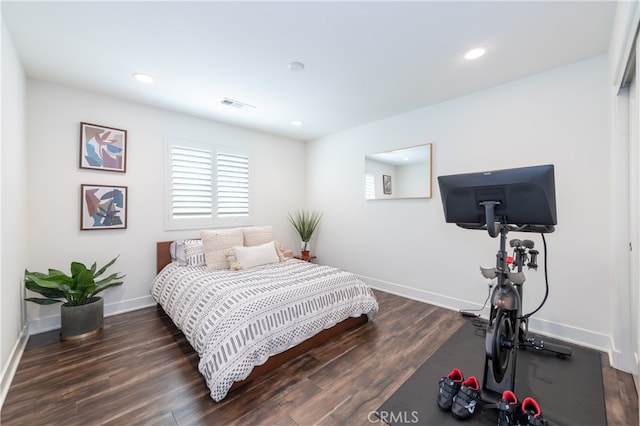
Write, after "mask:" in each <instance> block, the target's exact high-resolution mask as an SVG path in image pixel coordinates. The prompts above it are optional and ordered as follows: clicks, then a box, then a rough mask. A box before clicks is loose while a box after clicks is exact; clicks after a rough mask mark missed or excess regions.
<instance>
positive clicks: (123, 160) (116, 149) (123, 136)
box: [80, 123, 127, 173]
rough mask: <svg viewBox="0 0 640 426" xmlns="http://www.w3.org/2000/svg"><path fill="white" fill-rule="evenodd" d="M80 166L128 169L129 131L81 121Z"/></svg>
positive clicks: (122, 171)
mask: <svg viewBox="0 0 640 426" xmlns="http://www.w3.org/2000/svg"><path fill="white" fill-rule="evenodd" d="M80 168H81V169H94V170H106V171H110V172H121V173H124V172H126V171H127V131H126V130H122V129H114V128H113V127H105V126H100V125H98V124H90V123H80Z"/></svg>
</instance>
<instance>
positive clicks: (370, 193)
mask: <svg viewBox="0 0 640 426" xmlns="http://www.w3.org/2000/svg"><path fill="white" fill-rule="evenodd" d="M364 198H365V200H374V199H375V198H376V183H375V179H374V177H373V175H364Z"/></svg>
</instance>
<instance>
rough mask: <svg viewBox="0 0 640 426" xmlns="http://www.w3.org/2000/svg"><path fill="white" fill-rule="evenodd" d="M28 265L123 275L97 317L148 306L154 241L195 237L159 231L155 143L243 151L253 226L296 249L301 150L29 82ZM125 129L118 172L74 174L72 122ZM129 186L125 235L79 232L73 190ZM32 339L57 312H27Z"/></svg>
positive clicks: (75, 126)
mask: <svg viewBox="0 0 640 426" xmlns="http://www.w3.org/2000/svg"><path fill="white" fill-rule="evenodd" d="M27 92H28V98H27V111H28V113H27V122H28V123H29V129H28V134H27V138H28V145H29V151H28V152H29V161H28V175H29V183H28V194H29V203H28V208H27V213H26V215H27V218H28V221H29V230H28V234H27V235H28V239H29V241H30V242H31V245H30V248H29V259H28V264H27V265H25V264H24V263H25V262H24V261H23V262H20V263H21V264H20V267H21V268H24V267H28V268H29V269H30V270H36V271H43V270H46V269H47V268H49V267H53V268H56V269H61V270H65V271H68V268H69V263H70V262H71V261H72V260H77V261H81V262H83V263H88V264H90V263H92V262H94V261H97V262H98V264H100V265H101V264H104V263H106V262H107V261H108V260H110V259H111V258H113V257H114V256H116V255H118V254H119V255H120V258H119V260H118V261H117V262H116V264H115V265H114V266H113V267H112V268H111V269H110V270H111V271H113V272H122V273H124V274H126V278H125V284H124V285H123V286H120V287H115V288H111V289H108V290H106V291H105V293H103V295H104V297H105V314H106V315H110V314H113V313H117V312H122V311H126V310H130V309H135V308H139V307H141V306H145V305H149V304H152V303H153V301H152V299H151V297H150V296H149V287H150V284H151V281H152V279H153V277H154V275H155V261H156V255H155V242H156V241H162V240H170V239H174V238H178V237H190V236H197V235H199V233H198V231H185V232H178V231H172V232H168V231H164V211H165V208H164V207H165V206H164V187H163V185H164V175H163V159H164V140H165V137H167V136H170V137H178V138H184V139H191V140H196V141H202V142H210V143H215V144H218V145H226V146H235V147H239V148H242V149H245V150H247V151H248V152H249V154H250V156H251V169H252V170H251V178H252V184H253V185H254V187H253V189H254V192H253V199H252V211H253V212H254V216H253V224H254V225H267V224H270V225H273V226H274V230H275V233H276V237H277V238H278V240H280V241H281V242H282V243H283V244H285V245H288V246H289V247H293V246H294V244H299V243H298V242H297V240H296V238H295V231H294V230H293V228H292V227H291V225H290V224H289V222H288V221H287V212H288V211H293V210H295V209H298V208H300V207H302V206H303V203H304V179H302V178H301V177H302V176H304V144H303V143H301V142H299V141H295V140H290V139H285V138H281V137H276V136H270V135H265V134H261V133H257V132H253V131H249V130H244V129H240V128H237V127H232V126H227V125H224V124H220V123H215V122H212V121H208V120H204V119H198V118H193V117H189V116H185V115H181V114H177V113H173V112H168V111H163V110H159V109H154V108H150V107H146V106H142V105H138V104H133V103H129V102H124V101H121V100H118V99H114V98H109V97H106V96H102V95H98V94H93V93H89V92H86V91H81V90H76V89H70V88H67V87H63V86H60V85H55V84H50V83H46V82H42V81H35V80H28V90H27ZM81 121H82V122H89V123H95V124H102V125H105V126H113V127H116V128H120V129H126V130H127V132H128V145H127V149H128V154H127V155H128V156H127V172H126V173H124V174H123V173H113V172H103V171H94V170H86V169H79V168H78V155H79V154H78V146H79V128H80V122H81ZM82 183H85V184H106V185H110V184H113V185H124V186H127V187H128V197H129V198H128V203H129V211H128V229H126V230H101V231H80V230H79V229H80V225H79V214H80V184H82ZM28 316H29V323H30V327H31V332H32V333H33V332H39V331H43V330H46V329H52V328H57V327H59V306H58V305H54V306H39V305H35V304H32V303H30V304H28Z"/></svg>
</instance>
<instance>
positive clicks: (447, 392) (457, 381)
mask: <svg viewBox="0 0 640 426" xmlns="http://www.w3.org/2000/svg"><path fill="white" fill-rule="evenodd" d="M463 380H464V377H463V376H462V373H461V372H460V370H458V369H457V368H454V369H453V370H451V373H449V374H447V375H446V376H443V377H442V378H441V379H440V382H439V383H438V389H439V390H438V407H440V409H441V410H442V411H449V410H451V405H452V404H453V397H454V396H456V394H457V393H458V390H460V386H461V385H462V382H463Z"/></svg>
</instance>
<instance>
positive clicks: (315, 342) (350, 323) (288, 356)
mask: <svg viewBox="0 0 640 426" xmlns="http://www.w3.org/2000/svg"><path fill="white" fill-rule="evenodd" d="M170 245H171V241H160V242H158V243H157V244H156V256H157V257H156V262H157V263H156V268H157V271H156V272H157V273H159V272H160V271H161V270H162V268H164V267H165V266H166V265H168V264H169V263H170V262H171V253H170V252H169V246H170ZM367 321H368V318H367V316H366V315H361V316H360V317H358V318H347V319H346V320H344V321H342V322H340V323H338V324H336V325H334V326H333V327H331V328H329V329H326V330H323V331H321V332H320V333H318V334H316V335H315V336H313V337H311V338H309V339H307V340H305V341H304V342H302V343H300V344H298V345H297V346H294V347H292V348H290V349H287V350H286V351H284V352H282V353H279V354H277V355H274V356H272V357H270V358H269V359H268V360H267V362H265V363H264V364H262V365H259V366H256V367H254V369H253V370H252V371H251V374H249V376H248V377H247V378H246V379H244V380H242V381H240V382H236V383H234V384H233V386H231V389H230V390H229V391H232V390H234V389H237V388H239V387H240V386H243V385H245V384H247V383H249V382H251V381H252V380H255V379H256V378H257V377H260V376H262V375H265V374H266V373H268V372H270V371H271V370H275V369H276V368H278V367H279V366H281V365H282V364H284V363H286V362H288V361H290V360H292V359H294V358H296V357H298V356H300V355H302V354H303V353H305V352H308V351H309V350H311V349H313V348H315V347H318V346H320V345H322V344H323V343H325V342H327V341H329V340H331V339H333V338H335V337H336V336H338V335H340V334H343V333H345V332H347V331H349V330H351V329H353V328H356V327H359V326H361V325H362V324H365V323H366V322H367Z"/></svg>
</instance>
